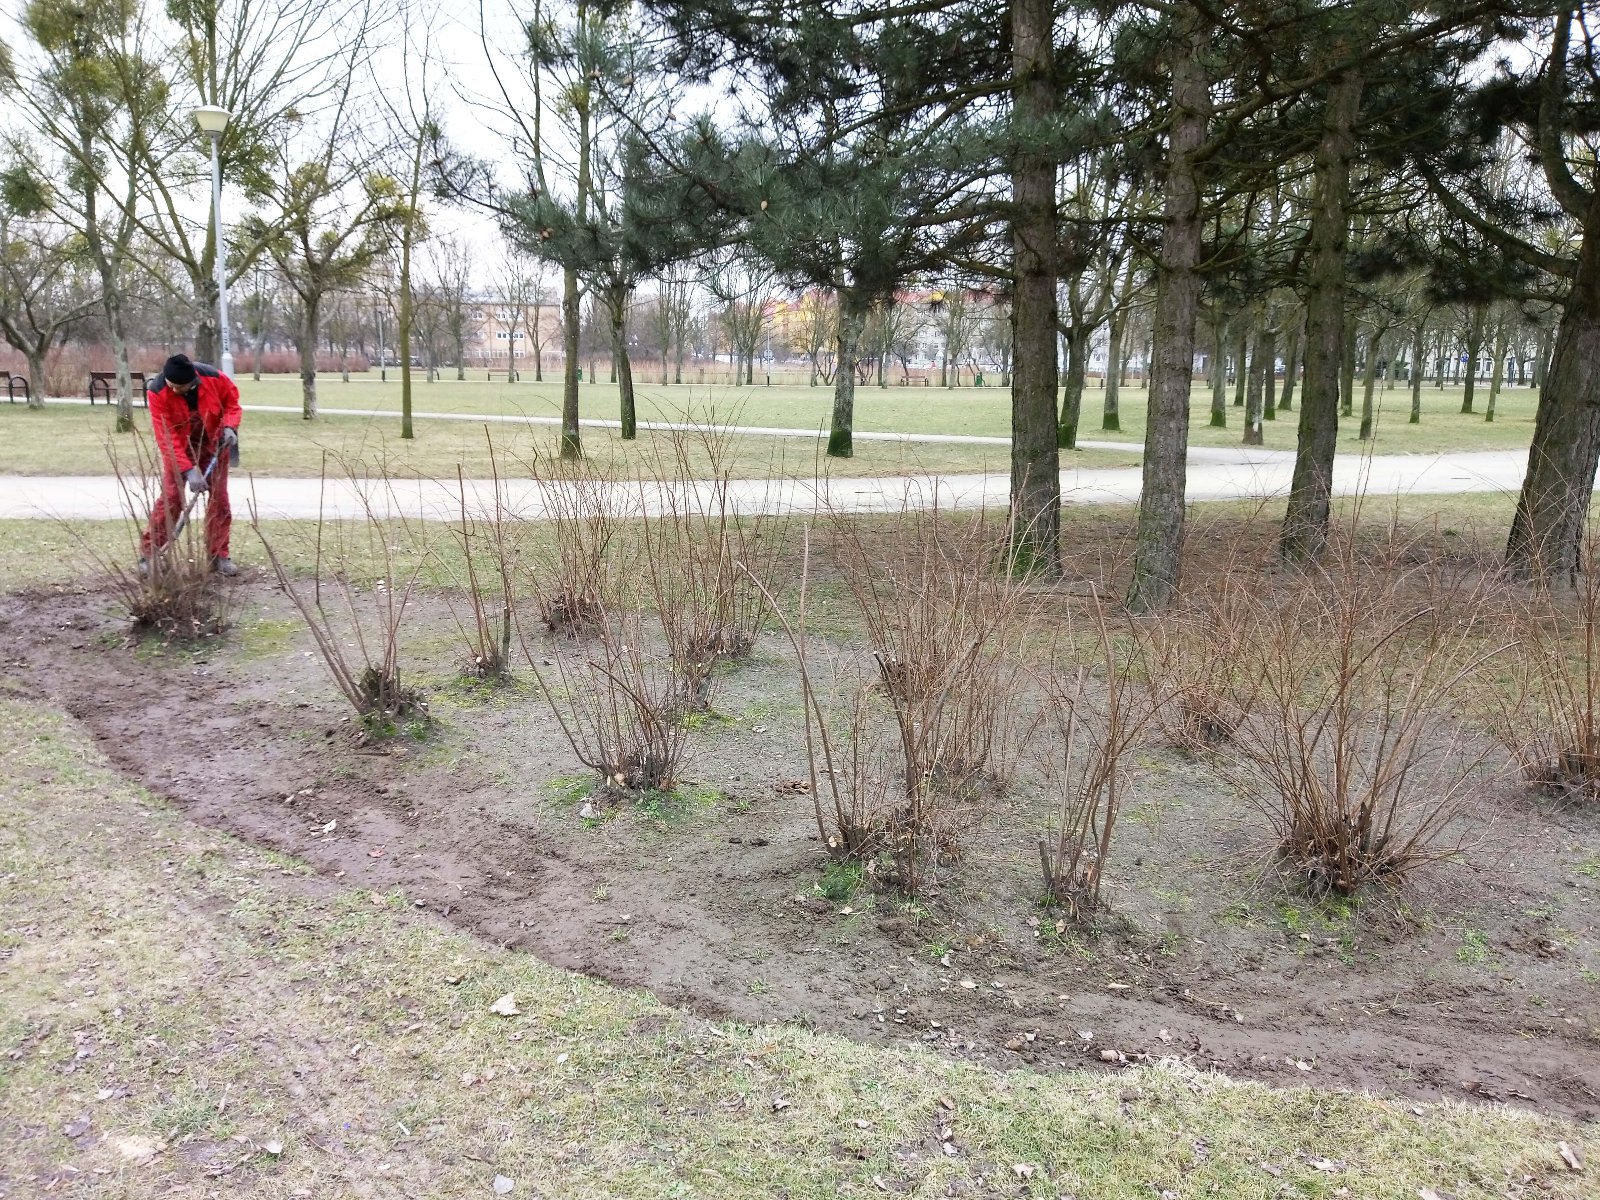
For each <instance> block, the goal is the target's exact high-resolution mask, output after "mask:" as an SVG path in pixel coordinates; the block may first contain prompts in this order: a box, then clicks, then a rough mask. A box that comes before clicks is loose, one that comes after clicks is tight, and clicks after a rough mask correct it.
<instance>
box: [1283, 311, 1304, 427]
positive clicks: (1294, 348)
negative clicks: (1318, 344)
mask: <svg viewBox="0 0 1600 1200" xmlns="http://www.w3.org/2000/svg"><path fill="white" fill-rule="evenodd" d="M1300 324H1301V322H1300V319H1299V318H1296V319H1295V321H1294V322H1293V324H1291V325H1290V326H1289V344H1288V346H1287V347H1285V349H1284V352H1283V398H1282V399H1281V400H1279V401H1278V411H1279V412H1292V411H1294V389H1295V385H1296V384H1297V383H1298V382H1299V380H1300Z"/></svg>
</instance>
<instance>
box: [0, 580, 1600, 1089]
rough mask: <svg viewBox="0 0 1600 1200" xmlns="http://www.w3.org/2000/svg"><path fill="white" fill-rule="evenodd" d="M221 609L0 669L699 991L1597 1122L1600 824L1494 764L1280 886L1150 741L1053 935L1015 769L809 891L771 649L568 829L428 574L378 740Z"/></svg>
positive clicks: (70, 598)
mask: <svg viewBox="0 0 1600 1200" xmlns="http://www.w3.org/2000/svg"><path fill="white" fill-rule="evenodd" d="M238 599H239V602H240V606H239V611H238V613H237V620H236V624H235V628H234V630H233V632H232V633H231V634H230V635H229V637H228V638H227V639H226V640H225V641H224V642H222V643H220V644H216V645H212V646H210V647H208V648H205V649H202V650H200V651H190V650H184V649H179V648H172V647H169V648H164V649H162V648H152V647H150V646H148V645H135V644H134V643H132V642H131V641H130V640H129V639H127V637H126V636H125V628H126V620H125V618H124V616H123V615H122V614H121V613H120V612H119V611H118V608H117V605H116V601H115V599H114V597H113V596H112V595H111V594H110V593H109V592H108V591H104V590H90V591H82V590H79V591H68V592H38V593H31V594H27V595H13V596H9V597H6V598H4V599H3V600H0V660H3V662H4V664H5V674H6V675H7V676H8V677H9V679H10V681H11V686H12V687H13V688H18V687H20V688H21V689H22V690H24V691H25V692H33V693H34V694H38V695H41V696H48V697H50V698H51V699H52V700H53V701H55V702H56V703H58V704H59V705H60V706H61V707H63V708H65V709H66V710H67V711H68V712H70V713H71V714H72V715H73V716H74V717H76V718H77V719H78V720H80V721H81V722H83V724H84V725H85V726H86V727H87V728H88V729H89V730H90V731H91V733H92V734H93V736H94V737H95V739H96V740H97V742H98V743H99V744H100V746H101V748H102V749H103V750H104V752H105V753H106V754H107V755H108V756H109V757H110V758H111V760H112V761H113V762H114V763H116V764H117V765H118V767H119V768H120V769H121V770H123V771H124V772H126V773H127V774H128V775H129V776H130V777H131V778H133V779H136V780H137V781H139V782H140V783H142V784H143V785H144V786H145V787H147V788H148V789H149V790H150V791H151V792H153V793H155V794H157V795H160V796H162V797H165V798H167V799H169V800H170V801H171V802H172V803H173V804H175V805H177V806H179V807H181V808H182V809H183V810H184V811H186V812H187V813H188V814H189V815H190V816H191V817H192V818H193V819H195V820H196V821H199V822H202V823H205V824H208V825H213V826H217V827H220V828H223V829H226V830H228V831H229V832H232V833H234V834H237V835H239V836H241V837H244V838H246V839H248V840H250V841H252V842H254V843H257V844H259V845H262V846H266V847H270V848H272V849H275V850H279V851H283V852H285V853H289V854H293V855H296V856H298V857H299V858H302V859H304V860H305V861H307V862H309V863H311V864H313V865H314V866H315V867H316V868H317V869H318V870H320V871H321V872H323V873H325V874H326V875H328V876H330V877H337V878H339V879H341V880H343V881H345V882H347V883H348V882H355V883H358V884H360V885H362V886H366V887H370V888H371V889H373V890H375V891H382V892H385V893H389V892H399V893H402V894H403V895H404V896H405V897H406V898H407V899H409V900H411V901H412V902H414V903H415V905H416V906H417V907H418V908H421V909H427V910H430V911H433V912H437V913H439V914H442V915H444V916H445V917H446V918H448V919H449V920H451V921H453V922H457V923H459V924H460V925H462V926H464V927H466V928H468V929H471V930H473V931H475V932H477V933H478V934H480V935H481V936H483V937H485V938H488V939H491V940H492V941H494V942H496V943H500V944H503V945H506V946H510V947H515V948H518V949H524V950H527V951H529V952H532V953H534V954H537V955H539V956H540V957H541V958H543V959H546V960H548V961H550V962H552V963H555V964H557V965H559V966H563V967H568V968H573V969H577V970H582V971H585V972H589V973H591V974H594V975H596V976H600V977H603V978H605V979H608V980H611V981H614V982H617V983H622V984H628V985H636V986H639V987H644V988H648V989H650V990H651V991H653V992H655V993H656V994H657V995H659V996H661V997H663V998H664V999H667V1000H669V1001H671V1002H673V1003H677V1004H681V1005H685V1006H688V1007H690V1008H693V1009H695V1010H697V1011H699V1012H701V1013H705V1014H708V1015H712V1016H719V1015H726V1016H729V1017H732V1018H737V1019H739V1020H743V1021H776V1020H790V1021H800V1022H806V1023H809V1024H811V1025H814V1026H817V1027H821V1028H827V1029H833V1030H838V1031H841V1032H844V1033H846V1034H849V1035H852V1036H855V1037H858V1038H861V1039H864V1040H868V1041H879V1040H891V1039H903V1040H914V1041H918V1042H921V1043H924V1044H926V1045H928V1046H931V1047H934V1048H937V1049H939V1050H942V1051H945V1052H948V1053H951V1054H955V1055H966V1056H973V1057H979V1058H983V1059H986V1060H989V1061H993V1062H999V1063H1012V1064H1017V1063H1023V1062H1026V1063H1029V1064H1032V1065H1034V1066H1036V1067H1040V1068H1052V1067H1066V1066H1083V1065H1086V1064H1093V1065H1099V1064H1102V1063H1107V1064H1108V1067H1109V1068H1110V1069H1114V1067H1115V1064H1116V1063H1118V1062H1123V1061H1136V1060H1138V1059H1139V1058H1140V1057H1141V1056H1144V1055H1149V1056H1165V1055H1179V1056H1185V1057H1187V1058H1189V1059H1190V1060H1191V1061H1193V1062H1194V1063H1195V1064H1197V1065H1199V1066H1203V1067H1214V1068H1217V1069H1219V1070H1222V1071H1225V1072H1227V1073H1229V1074H1232V1075H1238V1076H1247V1077H1253V1078H1257V1079H1262V1080H1266V1081H1269V1082H1272V1081H1277V1082H1294V1083H1299V1084H1307V1083H1309V1084H1312V1085H1326V1086H1329V1087H1359V1088H1372V1089H1380V1090H1384V1091H1389V1092H1394V1093H1399V1094H1402V1095H1406V1096H1414V1097H1417V1098H1419V1099H1436V1098H1441V1097H1443V1098H1453V1099H1459V1098H1463V1097H1466V1098H1472V1097H1476V1098H1478V1099H1481V1100H1485V1101H1492V1100H1499V1101H1505V1102H1508V1103H1512V1104H1521V1105H1524V1106H1527V1107H1531V1108H1536V1109H1540V1110H1543V1111H1547V1112H1552V1113H1558V1114H1566V1115H1575V1116H1579V1117H1581V1118H1585V1119H1592V1118H1593V1117H1595V1116H1596V1114H1597V1113H1600V928H1597V924H1600V812H1596V811H1594V810H1590V811H1583V810H1581V809H1574V808H1571V807H1557V806H1554V805H1552V804H1548V803H1546V802H1543V801H1539V800H1537V799H1535V798H1532V797H1529V796H1527V795H1525V794H1524V793H1523V792H1522V791H1521V790H1520V789H1519V788H1517V787H1516V786H1515V785H1513V784H1510V783H1508V784H1506V785H1505V786H1504V787H1502V788H1499V789H1497V790H1496V791H1495V793H1494V794H1493V795H1488V796H1484V797H1481V798H1480V800H1479V804H1480V807H1481V809H1482V811H1481V812H1480V813H1478V814H1477V817H1478V819H1477V820H1476V821H1475V822H1474V825H1473V828H1472V829H1471V830H1469V831H1467V832H1468V833H1469V834H1470V836H1471V837H1472V838H1473V841H1474V846H1475V848H1473V849H1472V850H1470V851H1469V852H1468V853H1466V854H1465V855H1464V856H1463V857H1462V858H1460V859H1459V860H1457V861H1455V862H1454V863H1451V864H1449V865H1446V866H1442V867H1436V868H1432V869H1430V871H1429V872H1428V873H1427V874H1426V875H1424V876H1422V877H1420V878H1419V879H1417V880H1416V881H1415V882H1414V884H1413V885H1412V886H1411V887H1410V888H1409V889H1408V890H1407V891H1406V892H1405V893H1403V894H1401V895H1397V896H1384V897H1375V898H1372V899H1369V900H1367V901H1365V902H1363V903H1362V904H1360V905H1359V906H1343V907H1339V906H1335V907H1329V906H1325V905H1317V904H1314V903H1311V902H1309V901H1307V900H1306V899H1305V898H1303V897H1301V896H1298V895H1296V894H1295V893H1294V892H1293V891H1292V890H1288V889H1286V888H1285V887H1284V885H1283V884H1282V883H1281V882H1280V881H1279V880H1278V879H1277V877H1276V876H1275V875H1274V873H1273V872H1272V871H1271V869H1270V866H1269V865H1268V864H1267V862H1266V860H1265V857H1264V854H1263V840H1262V837H1263V835H1262V827H1261V823H1260V822H1259V820H1258V819H1257V818H1256V817H1255V816H1254V815H1253V814H1252V813H1251V812H1250V811H1249V810H1248V809H1246V808H1245V807H1244V806H1243V805H1241V803H1240V802H1239V800H1238V799H1237V797H1235V796H1233V795H1231V794H1230V793H1228V792H1227V791H1226V790H1225V789H1224V788H1223V787H1222V785H1221V784H1219V783H1218V782H1217V781H1216V779H1215V777H1214V776H1213V775H1212V773H1211V772H1210V771H1209V770H1208V769H1207V768H1206V767H1205V766H1203V765H1202V764H1197V763H1193V762H1189V761H1187V760H1185V759H1183V758H1182V757H1180V756H1178V755H1176V754H1171V753H1167V752H1165V751H1151V752H1149V753H1148V754H1146V755H1145V756H1143V757H1142V759H1141V762H1140V772H1139V775H1138V778H1137V779H1136V781H1135V788H1134V800H1133V801H1132V803H1131V804H1130V807H1129V808H1128V809H1127V810H1126V812H1125V813H1124V817H1123V825H1122V830H1123V832H1122V834H1121V836H1120V838H1119V841H1118V844H1117V846H1116V849H1115V851H1114V855H1115V857H1114V861H1113V862H1112V864H1111V865H1110V868H1109V871H1108V877H1109V880H1110V884H1109V888H1110V895H1111V898H1112V903H1113V905H1114V913H1113V914H1112V916H1111V917H1110V918H1108V919H1105V920H1103V921H1101V922H1100V923H1099V925H1098V927H1097V928H1096V929H1095V930H1094V931H1092V932H1091V933H1087V934H1085V933H1080V932H1076V931H1074V930H1072V929H1071V928H1063V929H1061V930H1060V931H1059V932H1058V929H1057V924H1056V917H1055V915H1054V914H1053V913H1051V912H1049V911H1048V910H1044V909H1041V908H1040V907H1038V905H1037V903H1036V900H1037V895H1038V891H1039V884H1038V877H1037V876H1038V869H1037V858H1036V852H1035V849H1034V847H1035V845H1036V842H1037V839H1038V836H1039V833H1040V831H1041V830H1042V829H1043V828H1044V826H1045V824H1046V822H1047V820H1048V806H1047V805H1046V803H1045V802H1044V801H1043V800H1042V799H1041V798H1039V797H1037V796H1030V795H1029V794H1028V792H1027V789H1026V788H1022V789H1019V794H1018V795H1016V796H1013V797H1009V798H1007V800H1006V801H1005V802H1004V805H1003V807H1001V808H1000V809H998V810H997V811H995V812H994V813H992V814H989V815H988V816H987V818H986V821H985V825H984V832H985V836H984V837H983V838H982V839H981V840H977V841H975V842H974V843H973V844H972V845H971V846H970V847H969V852H968V854H967V856H966V858H965V860H964V861H963V862H962V863H961V864H960V865H959V866H958V867H957V868H955V869H954V870H952V871H951V872H950V873H949V874H948V876H947V877H945V878H943V879H941V880H940V881H939V884H938V887H937V889H936V891H935V892H934V893H933V894H930V895H929V896H927V897H925V898H923V899H922V900H921V901H920V902H919V903H917V904H909V903H906V902H905V901H904V900H903V899H900V898H898V897H896V896H894V895H893V894H873V893H871V892H870V890H866V889H863V890H861V891H858V892H857V893H856V894H855V895H853V896H851V897H849V898H848V899H836V900H831V901H830V900H827V899H825V898H824V897H823V896H822V895H821V893H820V890H819V888H818V886H817V885H818V883H819V879H820V877H821V871H822V868H823V866H824V865H825V862H826V854H825V852H824V849H823V847H822V846H821V844H820V842H819V840H818V835H817V828H816V823H815V821H814V819H813V816H812V810H811V802H810V797H809V795H808V794H807V793H806V792H805V790H804V785H803V784H802V783H801V782H800V781H801V780H802V778H803V777H804V776H805V774H806V771H805V763H804V757H803V749H802V746H803V743H802V736H801V725H800V708H799V702H798V687H797V682H796V677H795V673H794V670H793V663H792V661H791V656H790V654H789V652H788V650H787V648H786V646H784V645H782V644H780V642H779V641H778V640H776V639H767V640H765V641H764V642H763V643H762V644H761V645H760V646H759V647H758V650H757V653H756V655H755V657H754V659H753V660H752V661H751V662H750V663H748V664H746V665H745V666H743V667H741V668H739V669H738V670H735V671H731V672H729V673H727V674H726V675H725V676H724V677H722V679H721V680H720V681H719V691H718V693H717V696H716V699H715V707H716V712H717V715H716V716H714V717H712V718H709V719H707V720H706V721H705V722H704V723H703V724H702V725H701V727H699V728H698V729H696V730H695V731H694V733H693V735H692V737H693V740H692V743H691V760H690V763H689V766H688V770H687V772H686V774H687V775H688V777H689V778H690V779H692V780H693V781H694V782H693V783H692V784H686V785H685V786H684V787H683V788H681V789H680V794H679V796H678V797H676V798H674V799H671V800H667V801H662V802H660V803H658V804H653V805H650V806H647V807H644V808H640V807H630V808H625V809H623V810H621V811H618V812H616V813H614V814H613V815H611V816H609V817H608V818H607V819H604V820H598V821H597V820H589V819H585V818H584V817H582V816H581V815H580V813H581V811H582V810H581V807H580V806H581V803H582V794H583V792H584V790H585V780H584V778H583V776H582V770H581V768H580V767H579V766H578V765H577V763H576V761H575V760H574V758H573V755H572V753H571V751H570V749H569V748H568V746H567V745H566V743H565V742H564V741H563V740H562V738H561V736H560V732H559V730H558V728H557V727H556V724H555V722H554V720H553V719H552V717H551V715H550V713H549V710H548V708H547V707H546V706H545V705H544V703H543V701H542V700H541V699H540V697H539V696H538V694H537V693H536V692H535V691H534V690H533V689H532V688H531V687H530V686H521V687H515V688H512V689H509V690H498V691H490V690H485V689H483V688H480V687H479V686H477V685H474V684H467V683H464V682H462V681H460V680H459V679H458V677H457V676H456V673H455V671H456V664H458V663H459V662H460V661H461V658H462V653H461V649H460V646H459V643H458V642H456V641H454V640H453V638H452V637H451V634H452V632H453V629H454V626H453V624H452V623H451V622H450V620H449V618H448V617H447V616H446V614H445V610H444V608H443V606H442V605H441V604H439V603H438V601H437V599H436V598H431V599H429V600H428V601H427V602H426V603H425V604H424V607H423V608H422V609H419V611H418V614H417V615H418V618H419V619H418V621H417V622H416V626H415V627H416V628H417V629H420V630H424V631H433V632H432V633H430V634H429V636H432V637H434V638H435V639H436V640H435V641H434V642H432V643H431V644H423V645H412V644H411V639H410V636H409V635H408V642H407V645H408V655H407V661H408V662H409V663H410V664H412V670H411V674H412V679H413V680H416V681H420V682H423V683H425V684H426V685H428V686H430V687H431V688H432V690H433V693H434V700H433V711H434V714H435V716H436V718H437V722H436V725H435V727H434V728H433V729H432V730H431V731H430V732H429V733H428V734H427V735H426V736H425V737H422V738H420V739H412V738H401V739H398V740H397V741H395V742H393V743H391V744H388V745H386V746H383V747H378V748H374V747H370V746H364V745H362V744H361V743H360V741H359V739H358V738H356V737H355V736H354V727H353V725H352V723H351V722H350V721H349V719H348V718H347V716H346V714H345V713H344V712H343V711H341V708H340V704H339V702H338V700H337V697H336V695H335V693H334V691H333V688H332V685H331V684H330V682H329V681H328V679H327V677H326V675H325V673H324V671H323V668H322V665H321V663H320V661H319V660H317V659H316V658H315V657H314V656H313V655H312V654H311V643H310V639H309V638H308V637H307V636H306V634H305V632H304V630H303V629H301V628H300V627H298V626H297V625H296V624H295V622H294V620H293V612H292V610H291V609H290V607H289V605H288V602H287V601H286V600H285V599H284V598H283V597H282V596H280V595H278V594H277V593H276V592H274V591H273V590H272V589H271V588H270V587H269V585H268V584H267V583H266V582H265V581H263V580H261V579H259V578H249V577H247V578H245V579H244V580H242V581H241V582H240V583H239V584H238ZM430 606H431V608H430ZM846 649H848V648H846ZM85 886H86V887H92V886H93V882H92V880H87V881H85Z"/></svg>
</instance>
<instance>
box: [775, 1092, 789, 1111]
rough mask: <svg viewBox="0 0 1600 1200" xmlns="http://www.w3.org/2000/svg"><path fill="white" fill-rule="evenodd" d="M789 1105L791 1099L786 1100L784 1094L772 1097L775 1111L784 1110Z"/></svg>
mask: <svg viewBox="0 0 1600 1200" xmlns="http://www.w3.org/2000/svg"><path fill="white" fill-rule="evenodd" d="M788 1107H789V1101H787V1100H785V1099H784V1098H783V1097H782V1096H774V1097H773V1098H772V1111H773V1112H782V1111H783V1110H784V1109H786V1108H788Z"/></svg>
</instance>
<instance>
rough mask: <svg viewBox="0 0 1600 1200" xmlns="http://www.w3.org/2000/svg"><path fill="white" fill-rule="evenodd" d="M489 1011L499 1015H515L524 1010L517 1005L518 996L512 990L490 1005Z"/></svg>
mask: <svg viewBox="0 0 1600 1200" xmlns="http://www.w3.org/2000/svg"><path fill="white" fill-rule="evenodd" d="M489 1011H490V1012H492V1013H494V1014H495V1015H496V1016H499V1017H515V1016H517V1015H519V1014H520V1013H521V1012H522V1010H521V1009H520V1008H518V1007H517V998H516V996H515V995H513V994H512V993H511V992H507V993H506V994H505V995H504V996H501V997H500V999H498V1000H496V1001H495V1002H494V1003H493V1004H491V1005H489Z"/></svg>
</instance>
